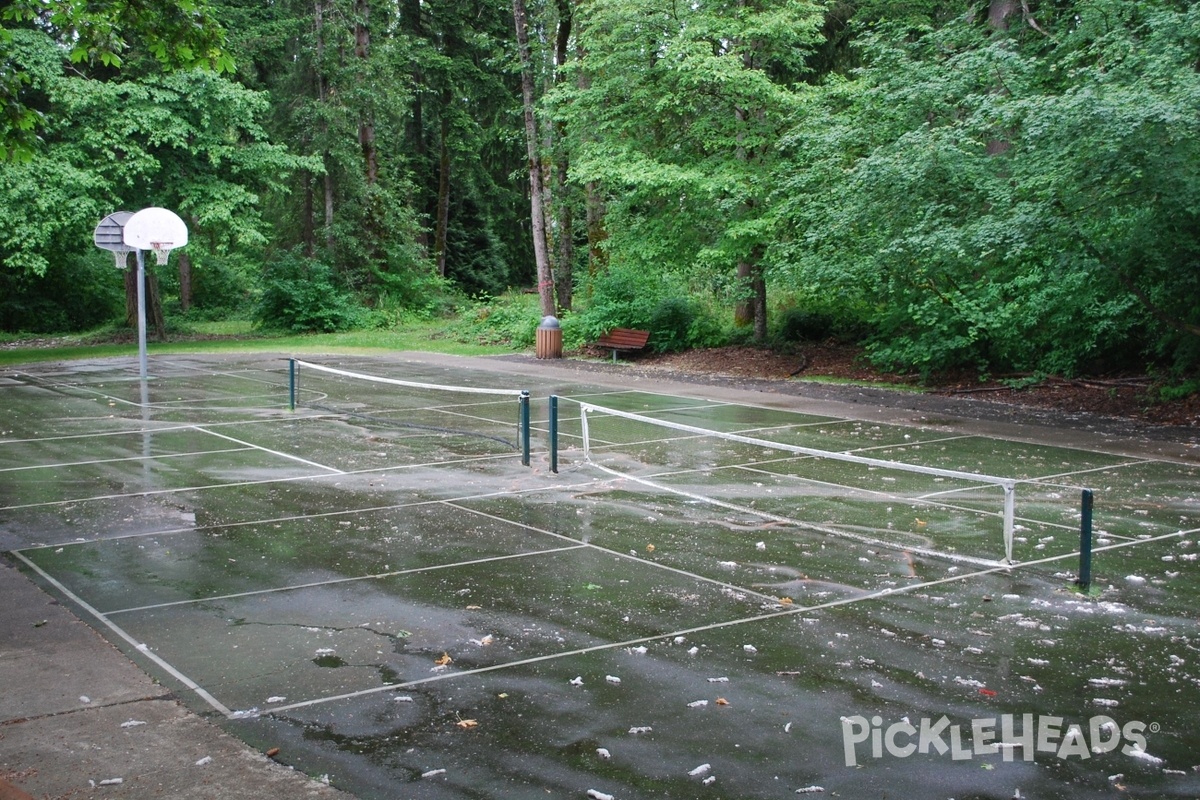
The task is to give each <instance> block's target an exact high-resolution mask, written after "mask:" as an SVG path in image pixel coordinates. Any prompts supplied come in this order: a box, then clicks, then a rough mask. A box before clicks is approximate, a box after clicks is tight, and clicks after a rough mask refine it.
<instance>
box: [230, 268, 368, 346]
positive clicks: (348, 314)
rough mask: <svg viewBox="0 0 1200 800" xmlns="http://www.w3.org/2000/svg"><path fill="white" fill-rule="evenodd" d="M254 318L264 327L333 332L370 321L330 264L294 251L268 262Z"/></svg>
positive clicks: (296, 330) (306, 331)
mask: <svg viewBox="0 0 1200 800" xmlns="http://www.w3.org/2000/svg"><path fill="white" fill-rule="evenodd" d="M254 319H255V322H257V323H258V324H259V325H261V326H262V327H264V328H269V329H279V330H286V331H291V332H293V333H335V332H337V331H345V330H351V329H354V328H357V327H363V326H365V325H367V324H368V323H369V321H370V318H369V315H368V314H367V312H366V310H365V309H364V308H363V307H362V306H360V305H359V304H358V303H357V302H356V300H355V298H354V296H353V295H352V294H351V293H350V292H348V291H346V290H345V289H343V288H342V287H340V286H339V285H338V281H337V277H336V276H335V275H334V273H333V270H332V269H331V268H330V267H329V266H327V265H326V264H323V263H321V262H320V261H317V260H315V259H310V258H305V257H304V256H302V255H300V254H298V253H296V252H293V251H287V252H284V253H281V254H279V255H277V256H276V257H275V258H273V259H272V260H271V261H270V262H268V264H267V267H266V270H265V275H264V280H263V293H262V298H261V299H260V300H259V303H258V308H257V310H256V311H255V315H254Z"/></svg>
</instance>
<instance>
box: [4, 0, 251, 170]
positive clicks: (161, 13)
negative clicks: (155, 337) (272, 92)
mask: <svg viewBox="0 0 1200 800" xmlns="http://www.w3.org/2000/svg"><path fill="white" fill-rule="evenodd" d="M0 26H2V27H0V161H3V160H5V159H7V158H17V159H22V160H24V159H28V158H30V157H32V155H33V150H34V148H35V146H36V144H37V139H38V135H39V133H40V131H41V126H42V120H43V116H44V113H45V109H44V108H43V107H41V105H40V104H39V99H40V98H39V83H40V80H41V78H42V77H44V76H42V75H40V69H35V71H34V72H33V73H31V72H30V71H29V70H30V67H31V66H35V65H33V64H31V63H30V62H29V61H28V60H27V58H23V57H22V51H24V53H25V55H26V56H27V55H28V49H27V47H28V41H27V39H25V38H23V37H22V36H21V32H22V31H24V32H28V31H32V30H36V31H39V32H41V33H44V34H49V35H50V36H52V37H53V38H54V40H55V41H56V42H57V43H58V44H59V45H60V46H61V47H63V48H64V50H65V51H66V54H67V56H68V58H69V59H70V61H71V62H73V63H76V64H80V63H83V64H99V65H103V66H104V67H112V68H117V67H120V66H121V65H122V64H123V63H124V61H125V59H126V58H127V54H128V53H129V52H130V51H131V50H135V51H140V52H143V53H148V54H150V55H151V56H152V57H153V58H154V59H156V60H157V61H158V63H159V64H160V65H161V66H162V67H163V68H165V69H175V68H184V69H193V68H198V67H204V68H208V69H212V70H214V71H216V72H232V71H233V69H234V63H233V60H232V59H231V58H230V56H229V54H228V53H227V52H225V50H224V49H223V43H224V35H225V34H224V30H223V29H222V28H221V26H220V25H219V24H217V22H216V21H215V20H214V18H213V15H212V10H211V8H210V6H209V4H208V3H207V2H205V0H156V2H147V0H124V2H111V3H84V2H79V0H10V1H9V2H4V3H0ZM36 66H37V67H43V66H44V64H38V65H36Z"/></svg>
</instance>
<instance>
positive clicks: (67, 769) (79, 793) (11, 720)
mask: <svg viewBox="0 0 1200 800" xmlns="http://www.w3.org/2000/svg"><path fill="white" fill-rule="evenodd" d="M0 609H2V610H0V800H27V799H28V798H31V797H32V798H86V797H104V798H171V800H188V799H190V798H205V799H206V800H207V799H208V798H221V800H236V799H237V798H256V800H258V799H259V798H262V799H263V800H270V798H280V799H281V800H282V799H283V798H288V800H292V799H293V798H315V799H316V800H323V799H325V798H328V800H335V799H336V798H348V797H349V795H346V794H343V793H341V792H338V791H336V790H334V789H331V788H330V787H328V786H325V785H324V784H321V783H318V782H316V781H313V780H311V779H309V778H308V777H306V776H304V775H302V774H299V773H297V772H295V771H293V770H291V769H289V768H287V767H285V766H282V765H280V764H277V763H275V762H273V761H272V760H271V759H269V758H267V757H266V756H265V755H264V754H262V753H258V752H256V751H254V750H252V749H250V748H249V747H247V746H246V745H244V744H242V743H241V742H240V741H238V740H237V739H235V738H234V737H232V736H229V735H228V734H226V733H224V732H223V731H222V730H221V729H220V728H218V727H217V726H216V725H213V724H211V723H210V722H208V721H206V720H204V719H202V718H201V717H199V716H197V715H196V714H194V713H192V712H191V711H189V710H188V709H187V708H185V707H184V705H183V704H182V703H180V702H179V701H178V700H176V699H175V698H174V697H173V696H172V695H171V693H170V692H169V691H168V690H167V689H166V688H164V687H163V686H160V685H159V684H157V683H155V682H154V681H152V680H151V679H150V678H149V677H147V676H146V674H145V673H144V672H142V670H140V669H139V668H138V667H137V666H136V665H134V663H133V662H131V661H130V660H129V659H128V658H126V657H125V656H124V655H123V654H122V653H121V652H120V651H118V650H117V649H116V648H114V647H113V646H112V645H110V644H109V643H108V642H106V641H104V640H103V639H101V638H100V636H98V635H97V634H96V632H95V631H93V630H92V629H91V628H89V627H88V626H87V625H85V624H84V623H83V622H81V621H80V620H79V619H77V618H76V617H75V616H74V615H73V614H71V613H70V612H69V611H68V610H67V609H66V608H64V607H63V606H61V605H59V604H58V603H57V602H56V601H55V600H54V599H53V598H52V597H51V596H50V595H48V594H46V593H45V592H43V591H42V590H41V589H40V588H39V587H38V586H36V585H35V584H34V583H33V582H32V581H30V580H29V579H28V578H27V577H25V575H23V574H22V573H21V572H19V571H18V570H17V569H16V568H15V567H14V566H13V564H12V562H11V561H9V560H8V559H7V558H6V557H3V556H0Z"/></svg>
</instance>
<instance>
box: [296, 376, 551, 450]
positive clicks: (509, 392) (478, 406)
mask: <svg viewBox="0 0 1200 800" xmlns="http://www.w3.org/2000/svg"><path fill="white" fill-rule="evenodd" d="M288 396H289V400H288V403H289V407H290V408H291V409H292V410H295V409H296V408H297V407H302V408H307V409H311V410H313V411H317V412H320V413H324V414H330V415H335V416H337V417H339V418H342V419H344V420H345V421H346V423H347V424H349V425H353V426H357V427H359V428H361V429H362V430H363V431H364V433H365V434H366V435H367V436H369V437H370V438H372V439H373V440H377V441H378V440H386V441H391V442H396V443H408V444H410V445H412V446H424V447H429V446H437V444H438V443H441V444H443V445H445V446H449V447H454V448H456V451H457V452H460V453H462V454H464V455H474V454H477V455H489V454H501V453H511V452H513V451H516V452H519V453H520V454H521V463H522V464H524V465H525V466H528V465H529V438H530V437H529V431H530V423H529V392H528V391H527V390H524V389H505V388H496V387H481V386H465V385H450V384H439V383H428V382H422V381H411V380H405V379H400V378H393V377H389V376H385V375H372V374H368V373H363V372H355V371H353V370H347V369H341V368H338V367H331V366H326V365H324V364H316V363H313V362H310V361H301V360H299V359H294V358H293V359H290V360H289V368H288ZM429 442H433V443H434V444H433V445H430V444H429ZM451 443H454V444H451Z"/></svg>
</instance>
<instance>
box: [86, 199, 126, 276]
mask: <svg viewBox="0 0 1200 800" xmlns="http://www.w3.org/2000/svg"><path fill="white" fill-rule="evenodd" d="M132 216H133V214H132V213H130V212H129V211H115V212H113V213H112V214H109V215H108V216H107V217H105V218H104V219H102V220H100V224H99V225H97V226H96V231H95V233H93V234H92V241H93V242H95V244H96V247H99V248H100V249H101V250H108V251H110V252H112V254H113V258H114V259H115V260H116V262H117V269H125V267H126V266H128V264H129V254H130V253H132V252H133V248H132V247H130V246H129V245H127V244H125V239H124V236H123V233H124V228H125V223H126V222H128V221H129V218H130V217H132Z"/></svg>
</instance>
